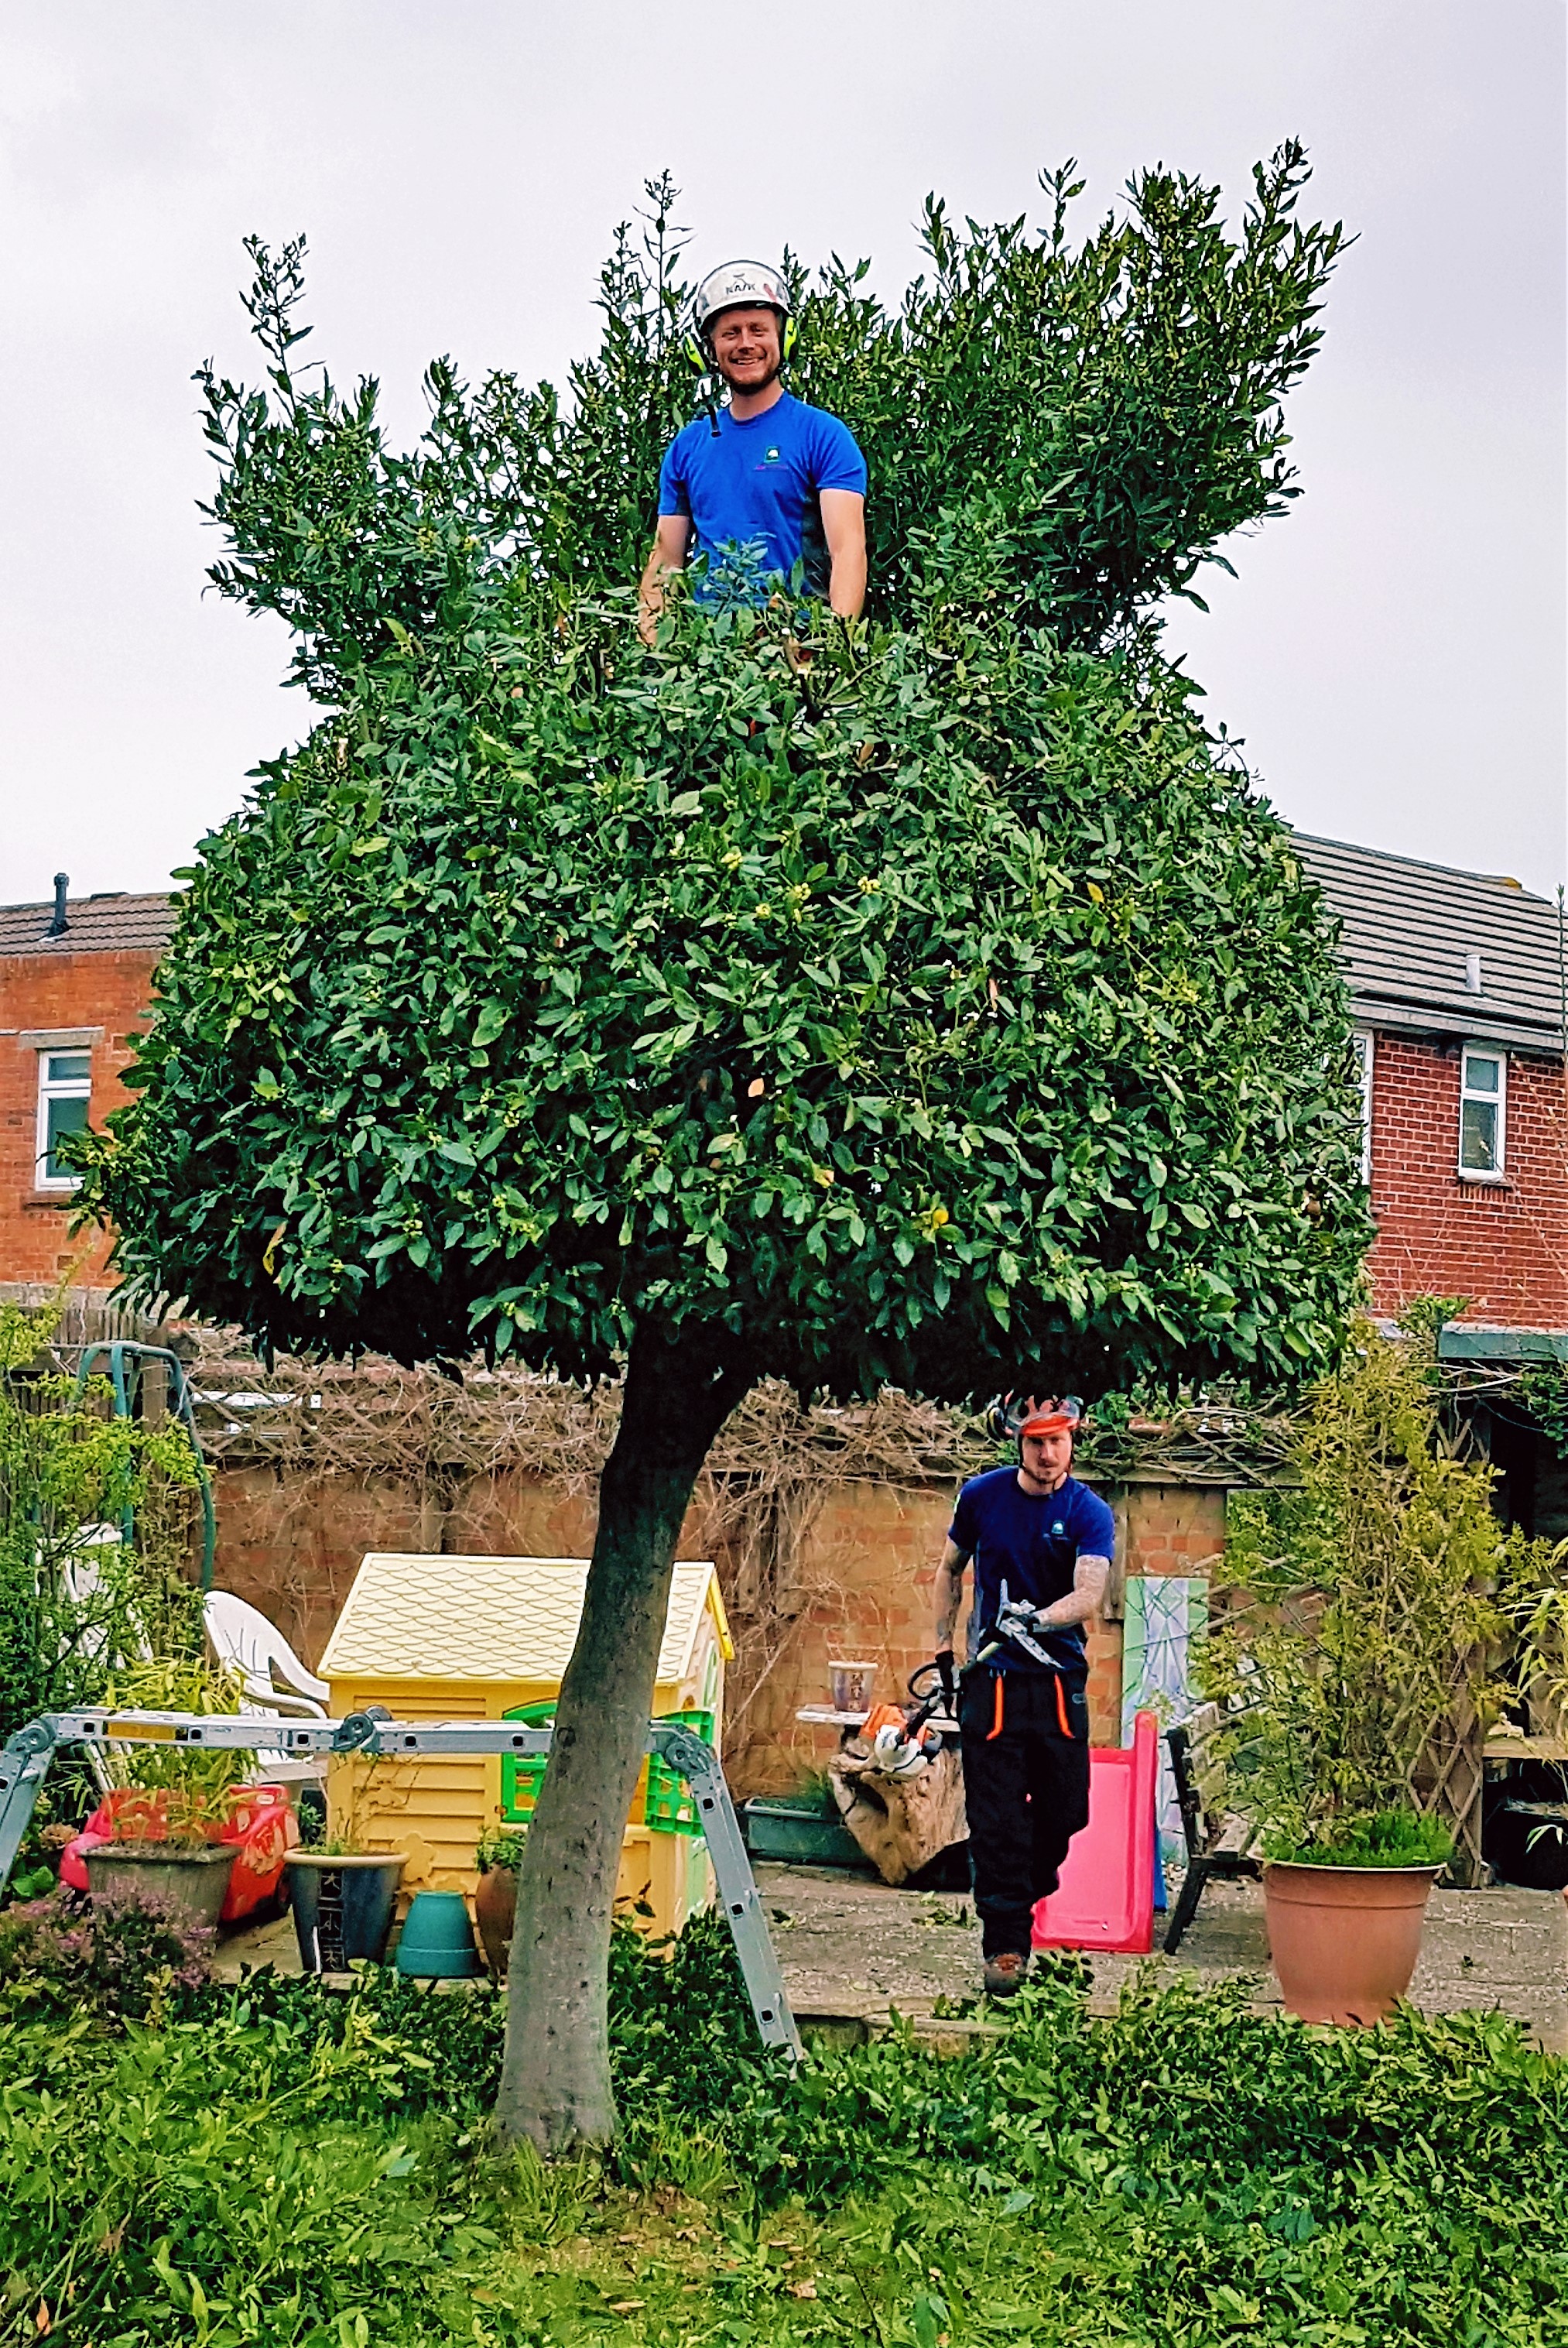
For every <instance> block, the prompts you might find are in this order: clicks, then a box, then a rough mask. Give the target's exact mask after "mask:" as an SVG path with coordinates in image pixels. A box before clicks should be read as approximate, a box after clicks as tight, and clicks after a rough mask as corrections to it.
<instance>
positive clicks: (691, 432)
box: [640, 261, 866, 644]
mask: <svg viewBox="0 0 1568 2348" xmlns="http://www.w3.org/2000/svg"><path fill="white" fill-rule="evenodd" d="M789 305H790V297H789V289H788V287H787V285H786V284H785V283H784V278H783V277H782V276H781V275H780V273H778V272H777V271H776V270H773V269H769V268H766V267H765V266H764V264H763V263H760V262H754V261H733V262H731V263H728V264H727V266H726V267H724V268H723V269H715V270H714V271H713V272H712V275H711V276H709V277H706V278H704V279H703V281H702V284H701V285H700V286H699V288H698V290H697V300H696V304H695V306H694V309H693V313H692V324H693V326H694V329H695V332H696V335H697V339H698V342H699V344H700V345H701V347H702V355H703V357H704V358H705V359H706V361H707V363H708V365H709V366H710V367H711V368H712V371H713V372H714V373H715V374H716V375H718V376H720V377H721V378H722V379H723V382H724V384H725V385H726V386H728V390H729V395H730V396H729V399H728V401H727V403H726V405H725V406H724V407H718V408H714V409H712V411H711V412H710V413H708V414H705V415H702V416H699V417H697V418H696V419H695V420H694V422H692V423H691V424H688V425H687V426H686V427H685V429H684V431H682V432H679V433H677V434H676V436H675V438H674V439H673V440H672V441H671V444H670V446H669V448H667V449H666V450H665V452H664V462H663V465H662V466H661V469H660V475H659V525H658V530H657V534H656V536H655V538H654V542H653V551H652V553H651V555H650V556H649V558H648V564H647V568H646V569H645V570H644V572H643V574H642V585H641V620H640V626H641V633H642V639H643V642H644V643H645V644H652V642H653V641H654V635H655V632H656V630H657V627H658V622H659V614H660V612H661V609H662V607H663V602H664V582H665V580H666V579H667V578H668V577H669V575H670V573H671V572H672V571H680V570H682V569H684V567H685V565H686V563H687V562H688V561H691V560H692V559H693V557H700V558H701V559H702V561H703V562H704V563H705V565H706V569H705V574H704V576H703V579H702V583H701V584H700V585H699V587H698V589H697V600H698V601H699V602H704V603H708V604H710V605H718V606H723V603H724V602H734V601H742V602H755V601H757V600H758V599H759V594H761V595H766V594H768V593H771V592H774V590H775V589H776V588H777V587H778V586H779V585H780V584H781V583H782V584H783V585H784V587H785V588H787V587H788V586H789V585H790V583H791V579H792V574H793V573H794V569H795V565H796V564H797V563H798V564H799V565H800V566H801V573H802V582H803V584H804V591H805V592H806V593H807V594H808V595H815V596H819V597H822V598H824V599H825V601H826V602H828V603H830V604H831V605H832V607H833V609H834V610H835V612H837V613H839V614H840V615H841V616H842V617H843V618H845V619H854V618H856V617H857V616H858V614H859V612H860V608H861V605H862V604H863V603H864V602H865V601H866V459H865V458H864V457H863V456H862V455H861V453H860V450H859V449H858V448H857V447H856V443H855V438H854V435H853V434H852V433H851V432H850V430H849V427H847V425H845V424H841V423H840V422H839V420H838V418H837V417H836V416H829V415H828V414H827V413H826V411H825V409H823V408H820V407H807V406H806V404H805V402H804V400H801V399H796V398H794V396H793V395H792V394H791V393H789V392H787V391H786V390H785V389H784V385H783V383H782V382H781V381H780V376H781V374H782V372H783V369H784V361H785V359H786V358H787V356H788V354H789V345H790V341H791V328H790V306H789Z"/></svg>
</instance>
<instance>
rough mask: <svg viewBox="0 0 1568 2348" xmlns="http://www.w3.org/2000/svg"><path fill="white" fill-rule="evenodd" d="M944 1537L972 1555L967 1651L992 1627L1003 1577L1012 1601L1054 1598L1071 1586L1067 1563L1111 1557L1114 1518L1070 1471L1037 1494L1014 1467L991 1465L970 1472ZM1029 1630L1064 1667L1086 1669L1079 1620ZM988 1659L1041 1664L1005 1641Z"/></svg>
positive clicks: (1013, 1666)
mask: <svg viewBox="0 0 1568 2348" xmlns="http://www.w3.org/2000/svg"><path fill="white" fill-rule="evenodd" d="M948 1540H950V1541H951V1542H952V1544H953V1546H954V1548H955V1549H957V1550H961V1552H962V1553H963V1555H964V1556H965V1557H968V1558H972V1559H973V1560H974V1565H975V1610H974V1612H973V1614H972V1615H971V1616H970V1618H969V1654H970V1657H971V1659H972V1658H973V1657H974V1656H976V1655H978V1654H979V1651H980V1649H981V1648H982V1647H983V1646H985V1645H986V1643H988V1641H989V1638H990V1635H991V1633H992V1632H993V1631H994V1630H995V1628H996V1620H997V1609H998V1607H999V1605H1000V1603H1001V1586H1002V1583H1003V1582H1004V1581H1005V1582H1006V1583H1007V1592H1008V1597H1009V1600H1010V1601H1015V1602H1016V1601H1018V1600H1019V1599H1023V1600H1025V1601H1027V1602H1028V1604H1030V1606H1052V1605H1054V1604H1055V1602H1056V1601H1057V1600H1058V1599H1059V1598H1065V1597H1066V1596H1067V1593H1068V1591H1070V1590H1071V1588H1072V1570H1073V1568H1074V1566H1075V1565H1076V1564H1077V1563H1078V1560H1079V1559H1080V1558H1081V1557H1104V1558H1108V1557H1110V1556H1111V1555H1112V1553H1113V1551H1114V1549H1115V1543H1116V1519H1115V1518H1114V1517H1113V1516H1112V1513H1111V1511H1110V1509H1108V1508H1107V1507H1106V1505H1105V1503H1104V1501H1103V1500H1102V1498H1100V1495H1099V1494H1098V1493H1097V1492H1091V1490H1090V1489H1089V1487H1088V1485H1087V1484H1081V1483H1079V1482H1078V1480H1077V1479H1076V1478H1075V1477H1071V1476H1069V1477H1068V1478H1067V1480H1066V1482H1065V1483H1063V1484H1062V1485H1061V1486H1060V1487H1059V1488H1058V1489H1057V1490H1056V1491H1054V1492H1052V1493H1051V1494H1050V1496H1049V1497H1048V1498H1043V1499H1041V1498H1038V1497H1037V1496H1036V1495H1035V1494H1033V1493H1031V1492H1026V1491H1025V1490H1024V1488H1023V1486H1022V1485H1021V1484H1020V1482H1019V1480H1018V1469H1017V1468H992V1469H991V1470H990V1471H989V1474H988V1475H985V1476H971V1477H970V1478H969V1480H968V1483H967V1484H966V1485H965V1486H964V1488H963V1489H962V1491H960V1493H959V1494H958V1507H957V1508H956V1509H954V1510H953V1521H952V1524H951V1525H950V1526H949V1528H948ZM1033 1635H1034V1637H1035V1639H1036V1641H1037V1642H1038V1643H1039V1644H1040V1646H1042V1647H1043V1648H1044V1649H1045V1651H1046V1653H1048V1654H1050V1655H1052V1656H1054V1657H1055V1659H1056V1661H1057V1662H1058V1663H1060V1664H1061V1667H1062V1669H1063V1670H1064V1671H1066V1672H1079V1671H1081V1670H1082V1669H1083V1666H1084V1635H1083V1625H1082V1623H1081V1622H1072V1623H1070V1624H1068V1625H1067V1627H1066V1628H1065V1629H1063V1630H1059V1631H1037V1632H1035V1633H1034V1634H1033ZM991 1663H992V1667H993V1669H995V1670H997V1671H1026V1672H1038V1671H1042V1670H1043V1669H1044V1668H1045V1666H1044V1665H1043V1664H1041V1663H1036V1662H1035V1660H1034V1657H1033V1656H1032V1655H1026V1654H1025V1653H1024V1652H1023V1650H1022V1649H1021V1648H1020V1647H1015V1646H1014V1645H1013V1644H1012V1643H1011V1642H1010V1641H1008V1642H1005V1643H1003V1646H1002V1649H1001V1653H999V1654H997V1655H993V1656H992V1657H991Z"/></svg>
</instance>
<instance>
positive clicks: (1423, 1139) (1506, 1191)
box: [1371, 1035, 1568, 1329]
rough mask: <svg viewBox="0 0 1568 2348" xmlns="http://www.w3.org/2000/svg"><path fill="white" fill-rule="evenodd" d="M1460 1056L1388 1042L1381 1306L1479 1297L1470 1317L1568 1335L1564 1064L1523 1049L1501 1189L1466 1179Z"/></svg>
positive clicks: (1375, 1116)
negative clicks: (1463, 1176) (1430, 1298)
mask: <svg viewBox="0 0 1568 2348" xmlns="http://www.w3.org/2000/svg"><path fill="white" fill-rule="evenodd" d="M1459 1096H1460V1055H1459V1053H1458V1051H1457V1049H1453V1048H1450V1049H1448V1050H1446V1051H1445V1050H1444V1049H1443V1048H1442V1047H1441V1046H1440V1045H1436V1044H1429V1043H1422V1042H1417V1041H1413V1040H1407V1039H1406V1038H1405V1037H1403V1036H1397V1035H1378V1038H1377V1051H1376V1059H1375V1062H1374V1066H1373V1072H1372V1211H1373V1213H1374V1215H1375V1216H1376V1217H1377V1221H1378V1238H1377V1242H1376V1244H1375V1246H1374V1247H1373V1250H1372V1254H1371V1274H1372V1283H1373V1295H1374V1303H1375V1305H1376V1309H1377V1311H1378V1312H1379V1313H1389V1314H1393V1313H1398V1312H1399V1308H1400V1307H1401V1305H1402V1304H1403V1303H1404V1302H1405V1300H1406V1299H1407V1298H1408V1297H1411V1296H1423V1295H1427V1296H1468V1297H1470V1298H1471V1307H1470V1311H1469V1313H1467V1315H1466V1316H1465V1317H1466V1318H1467V1319H1468V1320H1471V1321H1480V1322H1490V1323H1501V1324H1502V1325H1504V1326H1506V1327H1515V1328H1526V1329H1568V1114H1565V1111H1568V1092H1565V1086H1564V1076H1563V1065H1562V1063H1561V1062H1560V1061H1557V1060H1548V1059H1536V1058H1530V1057H1526V1056H1524V1055H1522V1054H1520V1053H1511V1054H1510V1055H1509V1060H1508V1109H1507V1129H1506V1139H1505V1146H1504V1165H1505V1177H1504V1179H1503V1180H1502V1181H1501V1182H1497V1183H1494V1182H1476V1181H1466V1180H1461V1179H1460V1176H1459V1174H1458V1172H1457V1171H1456V1170H1455V1169H1456V1167H1457V1164H1458V1159H1459Z"/></svg>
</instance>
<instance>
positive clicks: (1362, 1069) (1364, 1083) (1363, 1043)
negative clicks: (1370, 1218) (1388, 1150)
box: [1350, 1027, 1372, 1182]
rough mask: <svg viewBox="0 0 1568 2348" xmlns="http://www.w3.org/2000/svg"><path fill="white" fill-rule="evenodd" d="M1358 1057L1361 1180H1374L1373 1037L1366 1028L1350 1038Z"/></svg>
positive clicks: (1362, 1028) (1360, 1028)
mask: <svg viewBox="0 0 1568 2348" xmlns="http://www.w3.org/2000/svg"><path fill="white" fill-rule="evenodd" d="M1350 1043H1351V1047H1352V1049H1353V1050H1354V1052H1355V1055H1356V1067H1357V1072H1358V1076H1359V1077H1360V1081H1361V1179H1362V1181H1363V1182H1370V1180H1371V1179H1372V1037H1371V1035H1370V1033H1369V1031H1368V1029H1367V1028H1365V1027H1358V1028H1357V1030H1356V1032H1355V1034H1354V1035H1352V1036H1351V1038H1350Z"/></svg>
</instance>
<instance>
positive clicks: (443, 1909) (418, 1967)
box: [397, 1891, 485, 1981]
mask: <svg viewBox="0 0 1568 2348" xmlns="http://www.w3.org/2000/svg"><path fill="white" fill-rule="evenodd" d="M397 1970H398V1972H400V1973H412V1974H413V1975H414V1976H415V1979H416V1980H418V1981H474V1980H476V1979H477V1977H478V1975H479V1974H480V1973H482V1972H484V1970H485V1967H484V1963H483V1962H482V1960H481V1958H480V1955H479V1952H478V1949H477V1947H476V1945H475V1941H474V1927H473V1925H472V1924H471V1923H470V1922H469V1921H468V1908H467V1903H466V1900H464V1898H463V1894H462V1893H461V1892H460V1891H416V1892H415V1895H414V1897H413V1899H412V1900H410V1901H409V1903H408V1913H407V1915H406V1916H405V1918H404V1921H403V1937H402V1938H401V1940H400V1941H398V1943H397Z"/></svg>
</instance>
